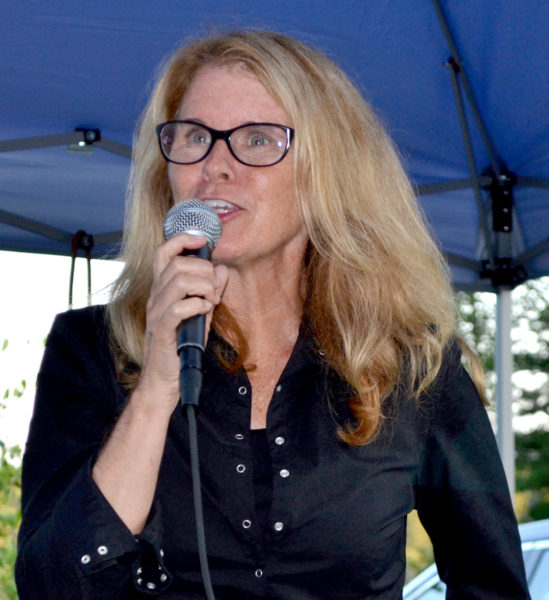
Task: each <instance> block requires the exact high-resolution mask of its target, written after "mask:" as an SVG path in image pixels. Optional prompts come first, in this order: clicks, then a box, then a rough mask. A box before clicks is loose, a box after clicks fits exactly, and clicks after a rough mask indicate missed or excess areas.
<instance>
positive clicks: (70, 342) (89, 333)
mask: <svg viewBox="0 0 549 600" xmlns="http://www.w3.org/2000/svg"><path fill="white" fill-rule="evenodd" d="M109 331H110V328H109V323H108V316H107V307H106V306H105V305H97V306H90V307H88V308H82V309H76V310H70V311H67V312H64V313H60V314H58V315H57V316H56V317H55V319H54V321H53V324H52V327H51V330H50V332H49V334H48V337H47V339H46V352H45V355H44V362H45V363H48V362H52V361H56V360H60V359H62V360H63V361H65V362H68V363H70V364H74V365H76V364H77V363H80V362H82V361H86V362H87V361H88V360H89V359H90V358H93V359H94V360H95V361H96V362H98V363H102V364H104V363H107V364H110V363H111V362H112V352H111V344H110V333H109Z"/></svg>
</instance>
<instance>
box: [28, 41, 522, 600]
mask: <svg viewBox="0 0 549 600" xmlns="http://www.w3.org/2000/svg"><path fill="white" fill-rule="evenodd" d="M155 129H157V130H158V137H159V142H160V150H161V151H159V148H158V145H157V139H156V138H155ZM220 132H221V133H220ZM228 132H230V134H229V133H228ZM229 135H230V137H229ZM220 137H221V138H223V139H218V138H220ZM181 140H184V141H181ZM135 148H136V151H135V161H134V171H133V176H132V186H131V194H130V209H129V217H128V223H127V227H126V239H125V254H124V260H125V263H126V264H125V268H124V271H123V273H122V275H121V276H120V279H119V281H118V282H117V285H116V288H115V294H114V298H113V301H112V302H111V304H110V305H109V306H108V308H107V309H106V310H105V309H104V308H94V309H87V310H84V311H74V312H73V313H68V314H66V315H64V316H60V317H58V319H57V320H56V323H55V324H54V326H53V329H52V332H51V334H50V337H49V340H48V347H47V351H46V354H45V358H44V362H43V365H42V368H41V374H40V378H39V386H38V396H37V402H36V409H35V415H34V417H33V423H32V427H31V433H30V437H29V442H28V446H27V450H26V457H25V468H24V482H23V496H24V497H23V504H24V517H23V526H22V529H21V534H20V554H19V559H18V568H17V578H18V585H19V590H20V594H21V598H22V600H25V599H26V598H36V597H40V598H56V599H59V598H66V599H69V598H74V599H83V598H104V599H108V598H140V597H142V594H152V595H159V596H160V597H162V598H178V599H186V598H189V599H190V598H201V597H203V589H202V583H201V577H200V569H199V564H198V557H197V550H196V542H195V534H194V519H193V516H192V501H191V485H190V468H189V457H188V453H187V447H188V440H187V433H186V425H185V422H184V418H183V417H182V415H181V412H180V411H179V410H176V407H177V405H178V401H179V388H178V369H179V362H178V358H177V354H176V349H175V339H176V333H175V332H176V329H177V326H178V324H179V323H180V322H181V321H182V320H185V319H187V318H189V317H191V316H193V315H197V314H204V315H206V317H207V318H206V323H207V331H208V332H209V337H208V346H207V349H206V353H205V357H204V362H205V365H204V386H203V390H202V395H201V399H200V413H199V417H198V428H199V443H200V453H201V470H202V493H203V501H204V513H205V522H206V535H207V539H208V551H209V562H210V569H211V574H212V582H213V587H214V590H215V593H216V597H217V598H218V599H232V598H239V599H241V598H273V599H282V598H284V599H302V598H307V599H313V598H315V599H316V598H330V599H336V598H341V599H350V598H361V599H363V598H374V597H375V598H384V599H392V598H400V597H401V593H402V585H403V581H404V573H405V557H404V547H405V521H406V515H407V513H408V512H409V511H410V510H412V509H413V508H414V507H417V508H418V511H419V514H420V516H421V518H422V521H423V523H424V524H425V526H426V528H427V530H428V532H429V534H430V535H431V538H432V540H433V544H434V547H435V555H436V558H437V562H438V565H439V570H440V572H441V575H442V578H443V579H444V580H445V581H446V582H447V584H448V587H449V590H450V595H449V597H454V598H465V597H467V598H495V597H497V598H528V592H527V590H526V584H525V582H524V573H523V568H522V562H521V554H520V546H519V542H518V536H517V530H516V523H515V521H514V516H513V513H512V508H511V504H510V500H509V497H508V492H507V488H506V484H505V478H504V475H503V472H502V468H501V465H500V463H499V459H498V456H497V450H496V447H495V444H494V441H493V436H492V433H491V429H490V426H489V423H488V420H487V418H486V415H485V411H484V408H483V406H482V403H481V401H480V399H479V395H478V393H477V391H476V389H475V387H474V385H473V384H472V383H471V381H470V379H469V378H468V376H467V375H466V373H465V372H464V370H463V369H462V367H461V365H460V352H459V350H458V347H457V345H456V343H455V341H453V335H454V322H453V308H452V301H451V297H452V294H451V290H450V287H449V284H448V281H447V277H446V271H445V267H444V265H443V261H442V259H441V257H440V254H439V252H438V251H437V249H436V247H435V245H434V244H433V242H432V241H431V239H430V238H429V235H428V234H427V232H426V228H425V225H424V223H423V220H422V217H421V214H420V211H419V209H418V207H417V204H416V201H415V199H414V196H413V193H412V190H411V187H410V185H409V183H408V181H407V179H406V176H405V174H404V172H403V170H402V168H401V166H400V163H399V161H398V159H397V157H396V154H395V151H394V149H393V147H392V144H391V142H390V141H389V139H388V138H387V136H386V135H385V133H384V132H383V130H382V129H381V128H380V126H379V124H378V123H377V121H376V119H375V118H374V116H373V114H372V111H371V110H370V109H369V107H367V106H366V105H365V103H364V101H363V100H362V99H361V97H360V95H359V93H358V92H357V91H356V90H355V88H354V87H353V86H352V85H351V83H350V82H349V81H348V79H347V78H346V77H345V75H343V74H342V73H341V71H340V70H339V69H338V68H337V67H335V66H334V65H333V64H332V63H331V62H330V61H329V60H327V59H326V58H325V57H323V56H322V55H320V54H318V53H316V52H315V51H313V50H311V49H310V48H308V47H306V46H303V45H301V44H300V43H298V42H296V41H294V40H291V39H289V38H286V37H284V36H282V35H278V34H274V33H269V32H246V33H236V34H232V35H227V36H221V37H216V38H212V39H206V40H200V41H197V42H194V43H193V44H190V45H189V46H186V47H184V48H183V49H181V50H180V51H178V52H177V53H176V54H175V56H174V57H173V58H172V60H171V61H170V62H169V64H168V65H167V66H166V68H165V70H164V73H163V75H162V77H161V78H160V80H159V83H158V85H157V87H156V90H155V92H154V93H153V95H152V98H151V100H150V103H149V105H148V107H147V109H146V111H145V113H144V116H143V119H142V122H141V125H140V131H139V137H138V138H137V140H136V144H135ZM186 198H197V199H199V200H201V201H204V202H205V203H207V204H208V205H209V206H211V207H213V208H215V210H216V211H217V212H218V214H219V216H220V219H221V221H222V223H223V233H222V236H221V239H220V241H219V244H218V245H217V247H216V248H215V250H214V252H213V256H212V262H211V263H210V262H207V261H204V260H200V259H196V258H193V257H188V256H182V255H181V254H182V252H183V251H184V250H189V249H191V250H192V249H196V248H198V247H200V246H201V245H202V244H203V243H204V240H203V239H202V238H197V237H194V236H192V235H188V234H181V235H178V236H175V237H173V238H171V239H170V240H168V241H166V242H164V241H163V239H162V222H163V219H164V217H165V215H166V212H167V211H168V209H169V208H170V207H171V206H172V205H173V203H174V202H175V201H177V200H181V199H186ZM45 557H46V558H45Z"/></svg>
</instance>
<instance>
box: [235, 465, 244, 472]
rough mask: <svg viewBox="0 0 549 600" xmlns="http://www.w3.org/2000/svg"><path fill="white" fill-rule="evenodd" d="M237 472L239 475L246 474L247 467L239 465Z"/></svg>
mask: <svg viewBox="0 0 549 600" xmlns="http://www.w3.org/2000/svg"><path fill="white" fill-rule="evenodd" d="M236 470H237V472H238V473H244V471H245V470H246V467H245V465H237V466H236Z"/></svg>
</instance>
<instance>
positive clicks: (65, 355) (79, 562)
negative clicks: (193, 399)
mask: <svg viewBox="0 0 549 600" xmlns="http://www.w3.org/2000/svg"><path fill="white" fill-rule="evenodd" d="M99 315H101V318H99ZM102 315H103V313H102V312H100V309H94V310H93V311H92V310H90V309H86V310H83V311H73V312H72V313H66V314H64V315H60V316H58V317H57V318H56V320H55V322H54V324H53V327H52V330H51V332H50V335H49V337H48V341H47V344H46V350H45V353H44V358H43V361H42V365H41V367H40V373H39V376H38V384H37V394H36V400H35V408H34V414H33V418H32V421H31V426H30V431H29V438H28V440H27V445H26V448H25V455H24V458H23V482H22V511H23V518H22V523H21V529H20V532H19V540H18V558H17V563H16V581H17V588H18V593H19V597H20V599H21V600H31V599H32V600H34V599H36V598H41V599H43V600H48V599H52V600H53V599H55V600H87V599H92V598H93V599H96V598H102V599H104V600H109V599H113V600H114V599H118V598H129V597H133V595H134V594H135V593H136V591H137V590H139V591H140V592H141V593H145V594H151V595H155V594H158V593H161V592H162V591H163V590H165V588H166V587H167V586H168V585H169V583H170V582H171V575H170V573H169V572H168V571H167V569H166V568H165V566H164V564H163V559H162V554H163V552H162V549H161V544H162V541H161V540H162V527H161V515H160V509H159V508H158V507H157V506H156V505H155V507H154V508H153V510H152V511H151V514H150V516H149V520H148V523H147V525H146V527H145V529H144V531H143V532H142V533H141V534H140V535H139V536H137V537H134V536H133V535H132V533H131V532H130V531H129V530H128V529H127V527H126V526H125V525H124V523H123V522H122V521H121V519H120V518H119V517H118V515H117V514H116V513H115V511H114V510H113V509H112V507H111V506H110V504H109V503H108V502H107V500H106V499H105V498H104V496H103V495H102V493H101V491H100V490H99V488H98V487H97V486H96V485H95V483H94V481H93V479H92V477H91V469H92V466H93V464H94V461H95V457H96V456H97V453H98V451H99V449H100V447H101V445H102V442H103V440H104V438H105V436H106V435H108V432H109V431H110V429H111V428H112V426H113V425H114V423H115V421H116V418H117V416H118V415H119V414H120V412H121V410H122V408H123V406H124V402H125V394H124V392H123V391H122V389H121V388H120V386H119V385H118V384H117V382H116V378H115V376H114V369H113V365H112V359H111V358H110V356H111V355H110V351H109V344H108V341H107V340H108V337H107V336H108V334H107V332H106V326H105V320H104V317H103V316H102Z"/></svg>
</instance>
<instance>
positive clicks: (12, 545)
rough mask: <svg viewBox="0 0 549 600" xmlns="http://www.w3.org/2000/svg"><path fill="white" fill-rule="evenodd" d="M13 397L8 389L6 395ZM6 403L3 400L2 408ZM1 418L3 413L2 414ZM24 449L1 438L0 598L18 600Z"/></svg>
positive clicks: (18, 391) (4, 344) (17, 392)
mask: <svg viewBox="0 0 549 600" xmlns="http://www.w3.org/2000/svg"><path fill="white" fill-rule="evenodd" d="M8 345H9V343H8V340H6V339H5V340H4V341H3V342H2V346H1V347H0V351H1V352H3V351H4V350H6V348H7V347H8ZM26 385H27V384H26V381H22V382H21V386H20V387H19V388H14V389H13V390H12V391H13V396H14V397H18V395H20V394H21V393H22V392H23V391H24V389H25V388H26ZM9 397H10V390H6V391H5V392H4V395H3V399H4V400H7V399H8V398H9ZM4 408H5V404H2V403H0V410H2V409H4ZM0 418H1V415H0ZM20 505H21V449H20V448H19V447H18V446H14V447H11V448H8V447H6V444H5V443H4V441H3V440H0V600H17V590H16V589H15V581H14V578H13V567H14V565H15V557H16V555H17V532H18V530H19V524H20V522H21V508H20Z"/></svg>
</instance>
